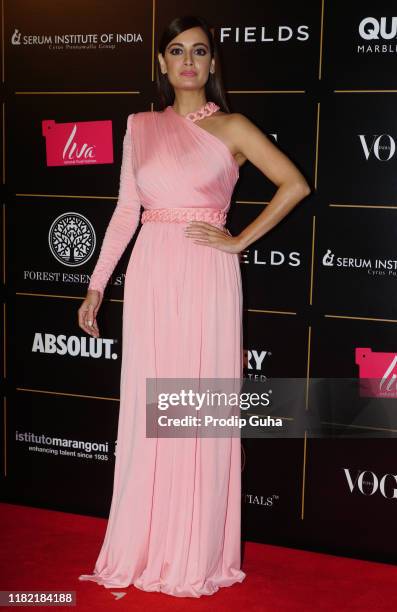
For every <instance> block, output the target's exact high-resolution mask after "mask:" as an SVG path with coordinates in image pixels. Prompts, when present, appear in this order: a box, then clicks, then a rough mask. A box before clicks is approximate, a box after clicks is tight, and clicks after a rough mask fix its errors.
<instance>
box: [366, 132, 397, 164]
mask: <svg viewBox="0 0 397 612" xmlns="http://www.w3.org/2000/svg"><path fill="white" fill-rule="evenodd" d="M358 137H359V139H360V142H361V146H362V148H363V151H364V155H365V159H366V160H367V161H368V159H369V157H370V156H371V154H372V157H375V158H376V159H377V160H379V161H389V160H390V159H391V158H392V157H393V156H394V154H395V152H396V142H395V140H394V138H393V137H392V136H390V134H379V135H378V134H374V136H372V137H371V138H372V140H371V141H369V142H367V139H366V136H365V135H364V134H359V135H358Z"/></svg>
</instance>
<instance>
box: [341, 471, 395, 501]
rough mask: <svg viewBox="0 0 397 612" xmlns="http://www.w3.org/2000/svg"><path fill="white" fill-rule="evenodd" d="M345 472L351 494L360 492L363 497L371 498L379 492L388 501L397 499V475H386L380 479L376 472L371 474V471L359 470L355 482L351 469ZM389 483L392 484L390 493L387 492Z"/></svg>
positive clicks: (389, 488)
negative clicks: (387, 483)
mask: <svg viewBox="0 0 397 612" xmlns="http://www.w3.org/2000/svg"><path fill="white" fill-rule="evenodd" d="M343 471H344V472H345V476H346V480H347V484H348V487H349V490H350V493H354V491H358V492H359V493H361V494H362V495H366V496H367V497H370V496H371V495H374V494H375V493H376V492H377V491H379V492H380V494H381V495H383V497H385V498H386V499H396V498H397V488H396V486H395V485H396V484H397V475H396V474H384V475H383V476H382V477H381V478H380V479H379V478H378V476H377V475H376V474H375V472H371V471H370V470H357V474H356V476H355V478H354V480H353V478H352V476H351V474H350V470H349V468H343ZM387 481H388V482H389V483H390V486H389V487H388V490H389V491H388V493H387V492H386V482H387Z"/></svg>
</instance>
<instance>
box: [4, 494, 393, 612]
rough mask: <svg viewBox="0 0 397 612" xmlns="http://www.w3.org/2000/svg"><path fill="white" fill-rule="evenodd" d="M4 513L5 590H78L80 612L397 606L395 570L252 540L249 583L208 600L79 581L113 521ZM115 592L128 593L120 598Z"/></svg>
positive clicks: (30, 511)
mask: <svg viewBox="0 0 397 612" xmlns="http://www.w3.org/2000/svg"><path fill="white" fill-rule="evenodd" d="M0 509H1V517H0V520H1V532H2V537H1V540H2V547H1V554H2V561H1V590H3V591H4V590H29V589H30V590H36V591H37V590H47V591H51V590H65V591H66V590H69V591H76V598H77V606H76V607H75V608H71V609H78V610H79V611H81V612H85V611H87V612H88V611H90V612H92V610H95V611H101V612H102V611H106V612H112V611H113V610H115V611H116V610H117V611H118V612H124V611H128V612H132V611H135V610H137V611H138V610H139V611H141V610H142V609H143V610H144V611H145V612H151V611H152V610H162V611H163V610H164V611H167V610H172V611H177V612H179V611H186V610H187V609H188V610H189V611H191V610H214V611H215V610H216V611H217V612H221V611H222V610H225V611H226V610H243V611H244V612H245V611H249V612H265V611H269V612H284V611H287V610H288V611H289V610H302V611H305V612H307V611H308V610H313V611H314V610H315V611H316V612H317V610H332V611H334V612H342V611H343V612H344V611H347V610H349V611H350V610H357V611H358V610H359V611H360V612H367V611H368V612H369V611H370V610H371V612H373V611H375V610H382V611H383V610H390V611H391V610H393V611H394V610H396V609H397V567H395V566H393V565H388V564H383V563H373V562H369V561H360V560H355V559H346V558H342V557H336V556H332V555H325V554H320V553H312V552H306V551H301V550H295V549H291V548H285V547H278V546H269V545H264V544H254V543H251V542H247V543H246V546H245V559H244V565H243V569H244V571H245V572H246V573H247V578H246V579H245V580H244V582H243V583H242V584H235V585H233V586H232V587H227V588H222V589H220V590H219V591H218V592H217V593H215V594H214V595H211V596H208V597H204V596H203V597H201V598H200V599H191V598H177V597H171V596H169V595H164V594H162V593H145V592H143V591H140V590H139V589H136V588H135V587H133V586H130V587H128V588H126V589H118V590H117V589H114V590H113V589H105V588H104V587H102V586H98V585H97V584H95V583H91V582H84V583H83V582H80V581H79V580H78V575H79V574H82V573H89V572H91V570H92V569H93V567H92V566H93V563H94V561H95V559H96V556H97V554H98V552H99V547H100V545H101V542H102V538H103V536H104V532H105V527H106V520H104V519H95V518H90V517H85V516H81V515H77V514H67V513H64V512H53V511H51V510H41V509H37V508H29V507H26V506H16V505H12V504H0ZM113 591H114V592H115V593H119V594H120V593H125V595H124V596H122V597H121V598H120V599H118V600H117V598H116V596H115V595H114V594H113ZM32 609H35V610H37V609H40V610H49V609H50V608H49V607H44V606H40V607H35V608H32ZM61 609H64V610H65V609H66V608H65V607H62V608H61Z"/></svg>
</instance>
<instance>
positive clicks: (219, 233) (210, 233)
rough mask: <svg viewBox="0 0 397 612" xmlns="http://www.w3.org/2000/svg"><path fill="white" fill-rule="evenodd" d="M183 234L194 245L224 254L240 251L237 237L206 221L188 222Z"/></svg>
mask: <svg viewBox="0 0 397 612" xmlns="http://www.w3.org/2000/svg"><path fill="white" fill-rule="evenodd" d="M184 232H185V236H187V237H188V238H192V240H193V242H195V243H196V244H203V245H206V246H210V247H215V248H216V249H219V250H220V251H226V253H240V251H241V250H242V247H241V244H240V241H239V239H238V237H237V236H232V235H231V233H230V232H229V230H228V229H226V228H225V227H223V228H219V227H216V226H215V225H211V223H207V222H206V221H190V222H189V225H187V226H186V227H185V230H184Z"/></svg>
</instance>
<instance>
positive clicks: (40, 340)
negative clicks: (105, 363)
mask: <svg viewBox="0 0 397 612" xmlns="http://www.w3.org/2000/svg"><path fill="white" fill-rule="evenodd" d="M116 342H117V340H113V338H92V337H90V338H87V336H81V337H79V336H69V337H68V336H66V335H65V334H59V335H58V336H56V335H55V334H45V333H41V332H37V333H35V335H34V338H33V344H32V353H45V354H47V355H68V356H69V357H91V358H92V359H101V358H103V359H117V358H118V355H117V353H112V348H113V345H114V344H115V343H116Z"/></svg>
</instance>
